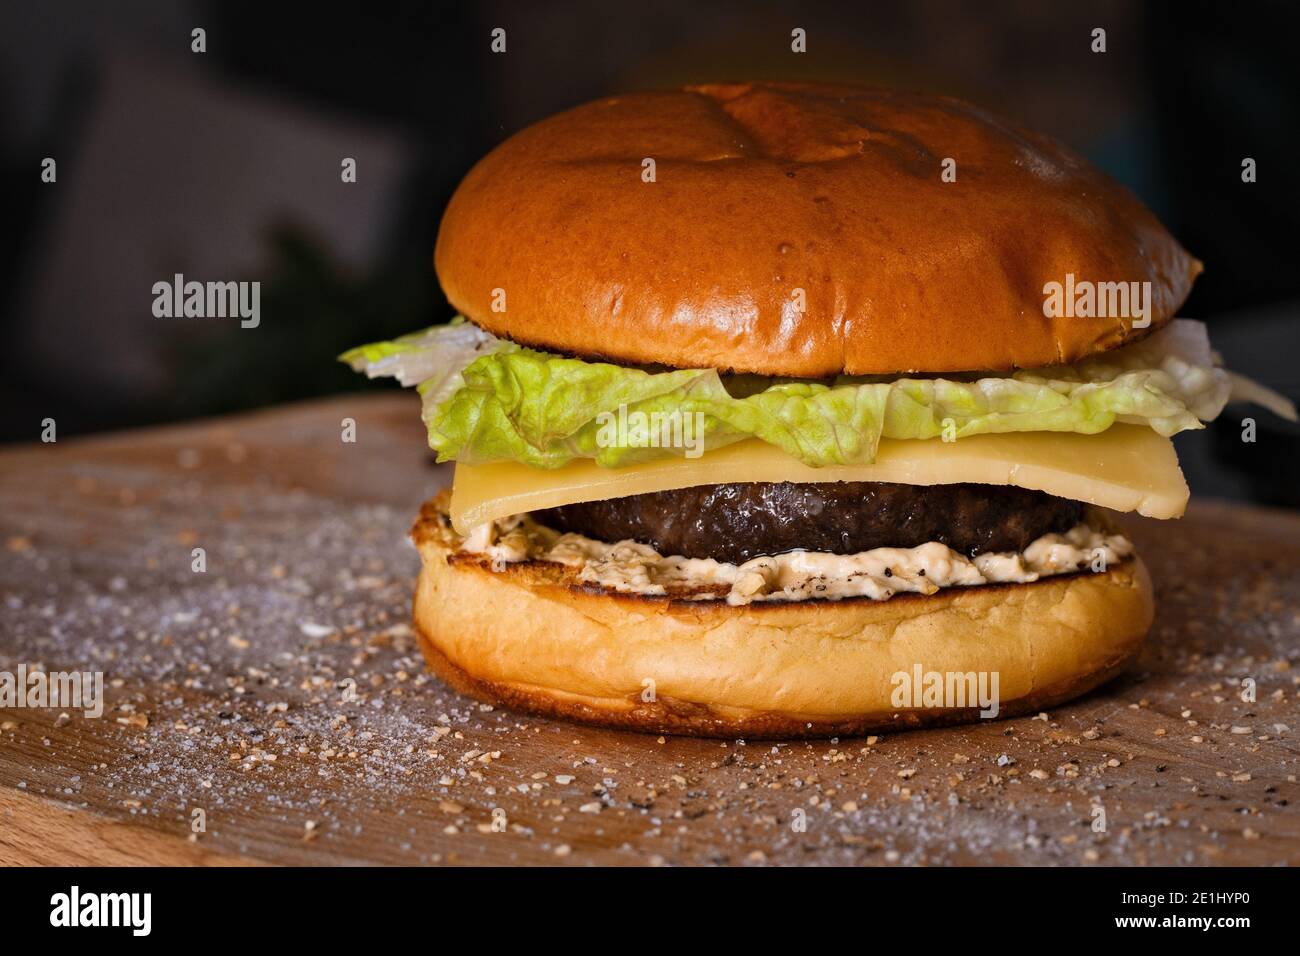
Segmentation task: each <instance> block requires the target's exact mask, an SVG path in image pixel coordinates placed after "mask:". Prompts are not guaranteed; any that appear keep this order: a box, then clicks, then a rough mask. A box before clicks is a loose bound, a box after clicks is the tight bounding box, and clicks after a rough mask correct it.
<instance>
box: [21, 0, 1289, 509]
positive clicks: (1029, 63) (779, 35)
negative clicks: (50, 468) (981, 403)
mask: <svg viewBox="0 0 1300 956" xmlns="http://www.w3.org/2000/svg"><path fill="white" fill-rule="evenodd" d="M0 6H2V7H3V12H2V15H0V130H3V133H2V134H0V170H2V171H3V174H4V182H5V184H6V186H5V198H6V207H7V208H6V211H5V214H4V216H5V220H4V221H5V225H6V228H4V229H3V230H0V244H3V246H4V248H3V249H0V273H2V277H3V283H2V284H0V441H32V440H35V439H37V438H38V436H39V434H40V427H41V426H40V422H41V419H43V418H45V417H53V418H55V419H56V420H57V422H58V428H59V437H60V438H63V437H66V436H71V435H75V434H79V433H84V432H91V431H97V430H101V429H110V428H122V427H127V426H137V425H143V424H150V423H155V422H161V421H170V420H176V419H182V418H189V417H194V416H200V415H210V414H219V413H224V412H230V411H235V410H240V409H246V408H253V407H257V406H261V405H265V404H268V403H274V402H285V401H291V400H295V399H301V398H305V397H309V396H313V395H322V394H328V393H331V392H336V391H343V390H349V389H359V388H364V387H368V386H367V384H366V383H365V382H364V381H363V380H360V379H358V377H356V376H354V375H352V374H351V373H350V372H348V371H347V370H346V369H345V368H343V367H342V366H340V365H338V364H337V363H336V362H334V361H333V358H334V356H335V355H336V354H337V353H338V352H340V351H342V350H343V349H344V348H346V347H348V346H350V345H354V344H357V343H359V342H363V341H370V340H374V339H379V338H384V337H388V336H391V335H396V334H400V333H402V332H407V331H411V330H414V329H418V328H421V327H423V326H425V325H429V324H432V323H433V322H435V321H441V320H442V319H444V318H446V317H447V316H448V315H449V314H450V311H449V309H448V307H447V305H446V302H445V300H444V299H443V298H442V295H441V293H440V292H439V290H438V287H437V283H436V282H435V280H434V277H433V272H432V264H431V250H432V248H433V242H434V237H435V235H436V230H437V223H438V218H439V215H440V213H441V210H442V208H443V206H444V205H445V203H446V201H447V199H448V197H449V196H450V195H451V192H452V190H453V189H454V188H455V186H456V184H457V182H458V181H459V179H460V177H461V176H463V175H464V173H465V172H466V171H467V170H468V169H469V167H470V166H471V165H472V164H473V162H474V161H475V159H477V158H478V157H479V156H481V155H482V154H483V153H484V152H486V151H487V150H489V149H490V148H491V147H492V146H493V145H494V144H495V143H497V142H499V141H500V140H501V139H503V138H505V137H506V136H509V135H510V134H511V133H513V132H515V131H516V130H518V129H520V128H521V127H523V126H525V125H527V124H528V123H531V122H533V121H534V120H537V119H540V118H541V117H543V116H545V115H547V114H549V113H552V112H555V111H557V110H560V109H564V108H566V107H569V106H572V105H575V104H577V103H580V102H582V101H584V100H588V99H591V98H594V97H598V96H601V95H604V94H607V93H611V92H616V91H623V90H629V89H643V88H654V87H664V86H672V85H676V84H680V83H683V82H690V81H699V80H708V79H735V78H749V77H760V78H808V79H828V80H840V81H850V82H857V83H863V84H878V85H888V86H897V87H904V88H912V89H921V90H933V91H939V92H944V93H949V94H953V95H957V96H961V97H964V98H967V99H970V100H973V101H976V102H978V103H981V104H983V105H986V106H988V107H991V108H993V109H995V110H997V111H999V112H1001V113H1003V114H1005V115H1007V116H1009V117H1011V118H1012V119H1014V120H1016V121H1018V122H1020V123H1022V124H1024V125H1026V126H1030V127H1034V128H1037V129H1040V130H1043V131H1045V132H1048V133H1051V134H1053V135H1055V136H1056V137H1058V138H1060V139H1062V140H1064V141H1065V142H1067V143H1069V144H1070V145H1072V146H1073V147H1074V148H1076V149H1077V150H1079V151H1080V152H1082V153H1083V154H1085V155H1086V156H1088V157H1089V158H1091V159H1092V160H1093V161H1094V162H1096V163H1098V164H1099V165H1100V166H1102V167H1103V168H1104V169H1106V170H1107V171H1108V172H1109V173H1110V174H1111V175H1112V176H1114V177H1115V178H1117V179H1119V180H1120V181H1122V182H1123V183H1125V184H1126V185H1128V186H1129V187H1130V188H1131V189H1133V190H1134V191H1135V192H1137V193H1138V194H1139V195H1140V196H1141V197H1142V198H1143V199H1144V200H1145V201H1146V202H1147V203H1148V204H1149V205H1150V206H1152V207H1153V208H1154V209H1155V210H1156V212H1157V213H1158V214H1159V215H1160V216H1161V217H1162V218H1163V219H1164V221H1165V222H1166V223H1167V224H1168V225H1169V227H1170V228H1171V229H1172V231H1173V232H1174V233H1175V235H1177V236H1178V238H1179V239H1180V240H1181V241H1182V243H1183V244H1184V245H1185V246H1186V247H1187V248H1188V249H1190V250H1191V251H1192V252H1193V253H1194V254H1195V255H1197V256H1198V257H1199V258H1201V259H1202V260H1203V261H1204V262H1205V263H1206V272H1205V274H1204V275H1203V276H1202V278H1201V279H1200V281H1199V283H1198V284H1197V286H1196V290H1195V292H1194V293H1193V295H1192V298H1191V300H1190V301H1189V302H1188V304H1187V306H1186V307H1185V308H1184V310H1183V314H1184V315H1187V316H1190V317H1194V318H1203V319H1205V320H1207V321H1208V322H1210V324H1211V329H1212V335H1213V338H1214V341H1215V344H1216V346H1217V347H1218V348H1219V350H1220V351H1221V352H1223V353H1224V355H1225V356H1226V357H1227V359H1228V360H1229V363H1230V364H1231V365H1232V366H1233V367H1235V368H1236V369H1238V370H1239V371H1242V372H1244V373H1247V374H1249V375H1252V376H1253V377H1256V378H1258V379H1259V380H1261V381H1262V382H1264V383H1265V384H1267V385H1269V386H1271V387H1273V388H1275V389H1278V390H1280V391H1283V392H1285V393H1287V394H1289V395H1290V396H1291V397H1292V398H1300V372H1297V371H1296V366H1297V363H1298V362H1300V265H1298V264H1297V261H1296V258H1297V242H1296V238H1295V237H1296V236H1297V235H1298V234H1300V221H1298V219H1300V195H1298V193H1300V179H1298V178H1297V176H1296V174H1295V172H1294V169H1293V167H1292V164H1293V162H1294V159H1295V157H1296V156H1298V155H1300V150H1298V149H1297V146H1298V145H1300V144H1297V139H1298V138H1300V134H1298V133H1297V130H1298V129H1300V82H1297V81H1298V80H1300V75H1298V71H1297V66H1296V61H1297V56H1296V53H1295V50H1294V47H1295V42H1296V36H1297V31H1296V27H1297V26H1300V23H1298V22H1297V17H1296V15H1295V12H1294V9H1293V8H1294V7H1295V6H1296V5H1295V4H1294V3H1283V2H1278V3H1268V2H1262V3H1232V4H1196V3H1176V4H1175V3H1170V4H1154V3H1146V4H1144V3H1133V2H1119V0H1112V2H1097V3H1079V4H1073V3H1072V4H1056V3H1052V4H1046V3H1039V2H1031V0H993V2H981V3H973V2H972V3H961V2H948V0H923V2H912V3H888V2H872V3H863V2H859V3H840V4H830V3H825V4H820V3H775V2H772V3H767V2H751V3H744V4H741V3H712V4H710V3H699V2H690V0H669V2H655V3H648V4H639V3H638V4H632V3H628V4H608V3H603V2H577V3H567V4H539V3H512V2H487V3H479V4H468V3H437V2H382V0H379V2H369V3H364V4H348V5H338V6H332V5H321V4H301V5H298V4H273V3H266V2H225V3H217V2H201V0H155V2H149V0H118V2H114V3H102V2H96V0H53V2H45V3H28V2H23V3H13V2H5V3H3V4H0ZM195 27H201V28H203V29H204V30H205V31H206V45H207V50H206V52H204V53H195V52H192V51H191V30H193V29H194V28H195ZM495 27H502V28H504V29H505V30H506V36H507V49H506V52H505V53H504V54H494V53H492V52H491V50H490V34H491V31H492V30H493V28H495ZM794 27H802V28H804V29H805V30H806V31H807V37H808V52H807V53H805V54H802V55H800V54H794V53H792V52H791V50H790V31H791V30H792V29H793V28H794ZM1095 27H1103V28H1104V29H1105V30H1106V32H1107V52H1106V53H1104V54H1094V53H1092V52H1091V50H1090V44H1091V32H1092V30H1093V29H1094V28H1095ZM45 157H52V158H54V159H55V160H56V162H57V181H56V182H55V183H43V182H41V178H40V174H41V163H42V160H43V159H44V158H45ZM343 157H354V158H355V159H356V161H357V167H358V178H357V182H356V183H351V184H348V183H343V182H341V180H340V175H339V172H340V162H341V160H342V158H343ZM1244 157H1252V158H1254V159H1255V160H1256V161H1257V163H1258V181H1257V182H1256V183H1254V184H1245V183H1243V182H1242V179H1241V162H1242V159H1243V158H1244ZM177 272H180V273H183V274H184V275H185V277H186V278H187V279H197V280H200V281H206V280H209V279H220V280H227V279H238V280H254V279H257V280H260V281H261V282H262V301H261V312H262V324H261V326H260V327H259V328H257V329H256V330H244V329H241V328H240V327H239V323H238V321H235V320H222V319H189V320H174V319H173V320H168V319H157V318H154V317H153V315H152V312H151V307H152V303H153V295H152V292H151V291H150V290H151V287H152V285H153V283H155V282H157V281H159V280H170V278H171V276H172V275H173V274H174V273H177ZM370 387H373V386H370ZM388 387H391V386H388ZM1246 415H1249V416H1251V417H1254V418H1255V419H1256V420H1257V421H1258V423H1259V432H1258V440H1257V441H1256V442H1255V443H1254V444H1253V445H1250V444H1244V443H1243V442H1242V441H1241V427H1242V426H1241V420H1242V418H1243V417H1244V416H1246ZM1178 444H1179V450H1180V454H1181V455H1182V458H1183V461H1184V466H1185V469H1186V471H1187V472H1188V477H1189V480H1190V481H1191V483H1192V486H1193V490H1195V491H1197V492H1201V493H1209V494H1216V495H1222V496H1229V497H1240V498H1248V499H1252V500H1256V501H1260V502H1268V503H1275V504H1289V505H1291V506H1300V491H1298V490H1297V489H1298V488H1300V482H1297V480H1296V476H1297V474H1300V471H1298V469H1297V465H1300V429H1297V428H1296V427H1295V426H1293V425H1291V424H1289V423H1284V422H1281V421H1280V420H1278V419H1277V418H1275V417H1273V416H1271V415H1270V414H1269V413H1268V412H1265V411H1263V410H1262V409H1257V408H1249V409H1247V408H1238V407H1230V408H1229V410H1228V412H1226V413H1225V415H1224V416H1223V417H1222V418H1221V419H1220V420H1219V422H1217V423H1216V424H1214V425H1213V426H1211V428H1210V429H1208V430H1207V431H1206V432H1202V433H1197V434H1195V435H1184V436H1181V437H1180V438H1179V440H1178Z"/></svg>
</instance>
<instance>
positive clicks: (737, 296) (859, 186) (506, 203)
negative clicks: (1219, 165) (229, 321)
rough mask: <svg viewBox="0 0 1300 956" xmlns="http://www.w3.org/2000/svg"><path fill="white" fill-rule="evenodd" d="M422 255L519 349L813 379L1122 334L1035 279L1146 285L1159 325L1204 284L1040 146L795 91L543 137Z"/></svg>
mask: <svg viewBox="0 0 1300 956" xmlns="http://www.w3.org/2000/svg"><path fill="white" fill-rule="evenodd" d="M945 158H952V159H953V160H955V161H956V171H957V179H956V181H955V182H947V183H945V182H943V181H942V180H941V178H940V176H941V172H942V165H941V164H942V163H943V160H944V159H945ZM645 159H653V160H654V161H655V164H656V169H655V178H656V181H655V182H653V183H646V182H643V181H642V171H643V166H642V162H643V160H645ZM434 260H435V264H436V266H437V270H438V278H439V280H440V281H441V283H442V287H443V289H444V291H445V292H446V293H447V297H448V298H449V299H450V300H451V302H452V303H453V304H454V305H455V306H456V308H457V309H459V310H460V311H461V312H463V313H464V314H465V315H466V316H468V317H469V318H470V319H471V320H473V321H474V322H475V323H477V324H478V325H480V326H482V327H483V328H485V329H488V330H489V331H491V332H493V333H495V334H497V335H501V336H505V337H507V338H510V339H513V340H515V341H517V342H520V343H523V344H525V345H532V346H535V347H538V348H542V349H548V350H553V351H559V352H567V353H572V354H578V355H584V356H588V357H597V358H601V357H603V358H607V359H610V360H614V361H618V362H623V363H631V364H663V365H672V366H678V367H696V368H707V367H713V368H719V369H734V370H737V371H743V372H758V373H762V374H766V375H790V376H804V377H818V378H820V377H828V376H833V375H838V374H841V373H847V374H894V373H899V372H913V371H923V372H949V371H958V370H976V369H1007V368H1011V367H1033V366H1039V365H1051V364H1056V363H1060V362H1070V361H1073V360H1075V359H1078V358H1080V357H1081V356H1084V355H1088V354H1090V353H1093V352H1098V351H1102V350H1104V349H1109V348H1113V347H1114V346H1116V345H1120V344H1122V343H1123V342H1124V341H1126V340H1128V339H1130V338H1133V337H1134V336H1135V332H1134V330H1133V329H1132V327H1131V326H1132V322H1131V320H1120V319H1114V318H1109V319H1088V318H1053V319H1049V318H1047V317H1045V316H1044V315H1043V301H1044V295H1043V286H1044V284H1045V283H1047V282H1064V281H1065V277H1066V274H1067V273H1073V274H1074V276H1075V278H1076V280H1089V281H1092V282H1130V281H1139V282H1142V281H1149V282H1150V283H1151V310H1152V311H1151V319H1152V323H1151V327H1152V328H1156V327H1158V326H1160V325H1161V324H1163V323H1164V322H1165V321H1167V320H1168V319H1169V318H1171V317H1172V316H1173V315H1174V313H1175V312H1176V311H1177V309H1178V307H1179V306H1180V305H1181V304H1182V302H1183V300H1184V299H1185V298H1186V297H1187V294H1188V292H1189V291H1190V289H1191V285H1192V281H1193V279H1194V278H1195V276H1196V275H1197V273H1198V272H1200V269H1201V264H1200V263H1199V262H1197V261H1196V260H1195V259H1194V258H1192V257H1191V256H1190V255H1188V254H1187V252H1186V251H1184V250H1183V248H1182V247H1181V246H1179V245H1178V243H1177V242H1176V241H1175V240H1174V239H1173V237H1171V236H1170V235H1169V233H1168V232H1166V231H1165V229H1164V228H1163V227H1162V226H1161V225H1160V223H1159V222H1158V221H1157V220H1156V218H1155V217H1154V216H1153V215H1152V214H1151V213H1150V212H1149V211H1148V210H1147V209H1146V207H1144V206H1143V205H1142V204H1141V203H1140V202H1139V201H1138V200H1137V199H1136V198H1134V197H1133V196H1132V195H1131V194H1130V193H1129V192H1127V191H1126V190H1125V189H1123V188H1122V187H1120V186H1119V185H1117V184H1116V183H1114V182H1112V181H1111V180H1109V179H1107V178H1106V177H1105V176H1104V175H1102V174H1101V173H1100V172H1098V171H1097V170H1096V169H1094V168H1093V167H1092V166H1090V165H1088V164H1087V163H1086V162H1085V161H1084V160H1083V159H1081V158H1080V157H1079V156H1076V155H1075V154H1074V153H1072V152H1070V151H1069V150H1067V149H1066V148H1065V147H1063V146H1061V145H1060V144H1059V143H1057V142H1055V141H1053V140H1051V139H1049V138H1047V137H1045V136H1041V135H1039V134H1036V133H1030V132H1026V131H1024V130H1020V129H1017V128H1016V127H1014V126H1012V125H1010V124H1008V123H1006V122H1005V121H1003V120H1001V119H999V118H997V117H996V116H993V115H991V114H989V113H986V112H984V111H983V110H980V109H977V108H975V107H973V106H970V105H968V104H966V103H962V102H960V101H958V100H954V99H949V98H947V97H938V96H926V95H916V94H905V93H895V92H884V91H879V90H861V89H854V88H846V87H834V86H822V85H816V84H792V83H736V84H724V85H711V86H695V87H687V88H685V89H683V90H677V91H672V92H660V93H634V94H629V95H626V96H614V97H609V98H607V99H603V100H599V101H597V102H594V103H588V104H586V105H584V106H579V107H578V108H576V109H573V110H569V111H568V112H565V113H560V114H559V115H557V116H552V117H550V118H549V119H546V120H543V121H542V122H540V123H538V124H536V125H535V126H531V127H529V128H528V129H525V130H523V131H522V132H520V133H518V134H516V135H514V136H512V137H511V138H510V139H508V140H506V141H505V142H504V143H502V144H501V145H500V146H498V147H497V148H496V149H495V150H493V151H492V152H491V153H490V154H489V155H488V156H487V157H485V158H484V159H483V160H482V161H481V162H480V163H479V164H478V165H477V166H475V167H474V168H473V169H472V170H471V171H470V173H469V175H468V176H466V177H465V181H464V182H463V183H461V185H460V188H459V189H458V190H457V191H456V194H455V195H454V196H453V197H452V200H451V204H450V205H449V206H448V208H447V212H446V215H445V217H444V218H443V220H442V227H441V230H440V232H439V234H438V245H437V249H436V251H435V254H434ZM796 288H798V289H803V290H804V294H805V296H806V304H807V308H806V311H805V312H802V313H799V312H797V311H795V307H794V300H793V299H792V295H793V294H794V293H793V290H795V289H796ZM495 289H501V290H504V292H505V294H506V298H505V306H506V308H505V311H504V312H494V311H493V310H492V300H493V294H494V293H493V290H495ZM1138 334H1141V333H1140V332H1139V333H1138Z"/></svg>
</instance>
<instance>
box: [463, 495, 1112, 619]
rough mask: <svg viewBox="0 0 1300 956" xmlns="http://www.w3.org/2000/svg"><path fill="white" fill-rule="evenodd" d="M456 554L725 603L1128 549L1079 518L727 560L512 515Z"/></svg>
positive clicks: (968, 574)
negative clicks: (1013, 529) (1004, 536)
mask: <svg viewBox="0 0 1300 956" xmlns="http://www.w3.org/2000/svg"><path fill="white" fill-rule="evenodd" d="M460 550H461V551H463V552H467V553H470V554H478V555H482V556H484V557H486V558H488V559H489V560H490V561H491V562H492V566H493V568H494V569H496V570H501V569H502V568H504V566H505V565H508V564H512V563H515V562H519V561H549V562H553V563H555V564H560V565H563V566H565V567H567V568H572V569H574V570H575V571H576V572H577V575H578V579H579V580H581V581H583V582H584V583H587V584H595V585H599V586H601V587H606V588H610V589H611V590H614V591H619V592H623V593H628V594H643V595H650V596H655V595H664V594H667V593H668V592H669V590H681V589H690V590H694V591H703V592H705V593H696V594H692V595H690V596H691V597H693V598H697V599H701V600H709V599H712V598H715V597H720V596H724V595H725V597H726V600H727V603H728V604H749V603H751V602H754V601H804V600H809V599H822V600H829V601H838V600H840V599H842V598H849V597H866V598H871V599H872V600H875V601H884V600H887V599H889V598H891V597H893V596H894V595H895V594H898V593H900V592H914V593H917V594H933V593H934V592H935V591H938V590H939V589H940V588H947V587H973V586H975V585H980V584H1003V583H1018V584H1023V583H1028V582H1030V581H1037V580H1038V579H1039V578H1041V577H1049V576H1051V575H1054V574H1070V573H1073V572H1075V571H1083V570H1096V571H1103V570H1105V569H1106V568H1107V567H1109V566H1110V565H1112V564H1117V563H1119V562H1120V561H1123V560H1124V559H1125V558H1127V557H1128V556H1129V555H1131V554H1132V553H1133V545H1132V544H1131V543H1130V542H1129V540H1128V539H1127V538H1125V537H1124V536H1123V535H1119V534H1110V533H1107V532H1106V531H1103V530H1098V529H1097V528H1093V527H1092V526H1090V525H1088V524H1080V525H1077V526H1076V527H1074V528H1072V529H1071V530H1069V531H1067V532H1066V533H1065V534H1045V535H1043V536H1042V537H1041V538H1038V539H1037V540H1035V541H1034V542H1033V543H1031V544H1030V545H1029V547H1027V548H1025V550H1024V551H1021V552H1018V553H1016V552H988V553H987V554H980V555H976V556H975V557H974V558H968V557H966V556H965V555H961V554H958V553H957V552H956V551H954V550H952V549H951V548H949V547H948V546H947V545H945V544H940V543H939V542H937V541H931V542H928V543H927V544H922V545H919V546H917V547H915V548H875V549H873V550H871V551H862V552H859V553H858V554H831V553H828V552H824V551H790V552H787V553H785V554H776V555H769V556H764V557H760V558H754V559H752V560H750V561H746V562H745V563H744V564H740V565H736V564H727V563H724V562H720V561H714V560H712V559H708V558H684V557H680V556H676V557H664V556H663V555H661V554H660V553H659V552H657V551H656V550H655V549H654V548H652V547H650V546H648V545H644V544H638V543H637V542H635V541H616V542H614V543H612V544H611V543H608V542H604V541H594V540H592V539H591V538H587V537H584V536H583V535H580V534H561V533H560V532H558V531H556V530H554V529H553V528H548V527H546V526H544V525H540V524H538V523H537V522H535V521H533V520H532V518H530V517H529V516H528V515H514V516H512V517H509V518H501V519H498V520H496V521H492V522H488V523H486V524H482V525H479V526H478V527H477V528H475V529H474V530H473V531H472V532H470V534H469V535H468V536H467V537H466V538H465V539H464V540H463V541H462V542H461V546H460Z"/></svg>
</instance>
